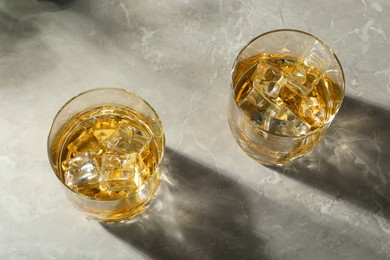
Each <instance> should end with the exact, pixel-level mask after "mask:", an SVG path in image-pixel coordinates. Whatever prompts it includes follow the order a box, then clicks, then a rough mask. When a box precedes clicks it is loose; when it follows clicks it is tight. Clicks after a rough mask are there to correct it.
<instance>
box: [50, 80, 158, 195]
mask: <svg viewBox="0 0 390 260" xmlns="http://www.w3.org/2000/svg"><path fill="white" fill-rule="evenodd" d="M103 90H113V91H120V92H123V93H126V94H129V95H132V96H135V97H136V98H139V99H140V100H142V102H144V103H145V104H146V105H147V106H148V107H149V108H150V109H151V110H152V112H153V113H154V114H155V116H156V119H157V121H158V123H159V126H160V128H161V142H162V148H163V149H162V150H161V155H160V156H159V162H158V164H157V166H156V168H159V167H161V164H162V161H163V157H164V153H165V131H164V126H163V124H162V122H161V119H160V117H159V115H158V114H157V112H156V111H155V110H154V108H153V107H152V106H151V105H150V104H149V103H148V102H147V101H146V100H145V99H143V98H142V97H141V96H140V95H138V94H136V93H134V92H132V91H130V90H127V89H123V88H118V87H102V88H93V89H89V90H86V91H83V92H80V93H78V94H77V95H75V96H73V97H71V98H70V99H69V100H68V101H67V102H65V103H64V104H63V105H62V106H61V108H60V109H59V110H58V111H57V113H56V115H55V116H54V118H53V121H52V123H51V125H50V129H49V134H48V136H47V141H46V149H47V156H48V157H49V163H50V167H51V169H52V170H53V172H54V173H55V175H56V176H57V178H58V180H59V181H60V182H61V184H62V185H63V186H65V187H66V189H67V190H69V191H71V192H73V193H74V194H76V195H78V196H81V197H83V198H86V199H89V200H94V201H113V200H118V199H125V198H126V197H120V198H113V199H105V200H100V199H96V198H90V197H88V196H85V195H83V194H80V193H77V192H76V191H75V190H72V189H71V188H70V187H69V186H68V185H66V184H65V183H64V182H63V181H62V180H61V179H60V177H59V175H58V174H57V173H56V172H57V171H56V169H55V168H54V162H53V158H52V155H51V154H50V144H49V143H50V136H51V133H52V130H53V125H54V123H55V121H56V119H57V118H58V116H59V115H60V113H61V112H62V111H63V110H64V109H65V108H66V107H67V106H68V105H69V104H70V103H71V102H73V101H74V100H76V99H77V98H79V97H80V96H83V95H85V94H88V93H90V92H96V91H103Z"/></svg>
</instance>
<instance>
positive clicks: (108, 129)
mask: <svg viewBox="0 0 390 260" xmlns="http://www.w3.org/2000/svg"><path fill="white" fill-rule="evenodd" d="M117 128H118V127H117V123H116V122H115V121H114V120H107V121H98V122H97V123H96V124H95V125H94V126H93V127H92V128H91V132H92V134H93V135H94V136H95V138H96V139H97V140H98V141H99V143H100V144H101V145H102V146H103V147H105V146H106V145H107V139H108V138H109V137H110V136H111V135H112V134H113V133H114V132H115V131H116V129H117Z"/></svg>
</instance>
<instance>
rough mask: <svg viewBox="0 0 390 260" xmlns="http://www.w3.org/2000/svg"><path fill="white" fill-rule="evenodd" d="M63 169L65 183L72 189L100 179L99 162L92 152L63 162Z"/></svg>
mask: <svg viewBox="0 0 390 260" xmlns="http://www.w3.org/2000/svg"><path fill="white" fill-rule="evenodd" d="M62 170H63V172H64V181H65V184H66V185H67V186H69V187H70V188H72V189H75V188H77V187H81V186H84V185H86V184H93V183H97V182H98V181H99V172H98V167H97V163H96V160H95V158H94V156H93V154H92V153H91V152H86V153H83V154H80V155H78V156H76V157H73V158H70V159H68V160H66V161H64V162H62Z"/></svg>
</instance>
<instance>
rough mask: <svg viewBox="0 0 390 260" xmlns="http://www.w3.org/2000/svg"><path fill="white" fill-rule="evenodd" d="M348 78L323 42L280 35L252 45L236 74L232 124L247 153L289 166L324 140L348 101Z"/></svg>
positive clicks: (290, 33)
mask: <svg viewBox="0 0 390 260" xmlns="http://www.w3.org/2000/svg"><path fill="white" fill-rule="evenodd" d="M344 81H345V80H344V73H343V70H342V67H341V65H340V62H339V61H338V59H337V57H336V55H335V54H334V53H333V51H332V50H331V49H330V48H329V47H328V46H327V45H326V44H325V43H324V42H323V41H321V40H320V39H319V38H317V37H315V36H313V35H311V34H309V33H306V32H302V31H297V30H289V29H283V30H275V31H271V32H267V33H264V34H262V35H260V36H258V37H256V38H254V39H253V40H252V41H250V42H249V43H248V44H247V45H246V46H245V47H244V48H243V49H242V50H241V52H240V53H239V54H238V56H237V58H236V60H235V62H234V65H233V69H232V85H231V95H230V99H229V107H228V122H229V126H230V129H231V131H232V134H233V136H234V138H235V139H236V141H237V143H238V144H239V146H240V147H241V148H242V150H243V151H244V152H246V153H247V154H248V155H249V156H250V157H252V158H253V159H255V160H257V161H258V162H260V163H262V164H265V165H285V164H289V163H291V162H293V161H294V160H296V159H298V158H300V157H302V156H304V155H305V154H307V153H308V152H310V151H311V150H312V149H313V148H314V147H315V146H316V144H317V143H318V142H319V141H320V140H321V139H322V137H323V136H324V134H325V133H326V131H327V129H328V127H329V125H330V124H331V122H332V120H333V118H334V116H335V115H336V113H337V111H338V110H339V108H340V106H341V103H342V101H343V98H344Z"/></svg>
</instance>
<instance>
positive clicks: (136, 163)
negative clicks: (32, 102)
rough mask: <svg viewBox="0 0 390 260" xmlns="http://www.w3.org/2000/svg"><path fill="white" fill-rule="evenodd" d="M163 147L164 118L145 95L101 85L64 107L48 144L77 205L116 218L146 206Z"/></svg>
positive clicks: (156, 179) (92, 213)
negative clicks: (142, 96) (143, 97)
mask: <svg viewBox="0 0 390 260" xmlns="http://www.w3.org/2000/svg"><path fill="white" fill-rule="evenodd" d="M164 147H165V138H164V131H163V126H162V124H161V121H160V119H159V117H158V115H157V113H156V112H155V111H154V109H153V108H152V107H151V106H150V105H149V104H148V103H147V102H146V101H145V100H143V99H142V98H141V97H139V96H138V95H136V94H134V93H132V92H130V91H126V90H123V89H118V88H101V89H93V90H89V91H86V92H83V93H81V94H79V95H77V96H76V97H74V98H72V99H71V100H69V101H68V102H67V103H66V104H65V105H64V106H63V107H62V108H61V109H60V110H59V112H58V113H57V115H56V116H55V118H54V121H53V123H52V126H51V129H50V133H49V136H48V147H47V148H48V156H49V161H50V164H51V167H52V168H53V170H54V172H55V174H56V175H57V177H58V179H59V180H60V181H61V183H62V184H63V185H64V187H65V189H66V191H67V194H68V198H69V200H70V201H71V202H72V203H73V205H75V206H76V207H77V208H78V209H80V210H81V211H83V212H84V213H86V214H87V215H89V216H91V217H93V218H95V219H97V220H99V221H102V222H108V223H110V222H112V223H115V222H124V221H128V220H130V219H132V218H133V217H135V216H137V215H139V214H141V213H142V212H144V211H145V210H146V209H147V207H148V204H149V203H150V201H151V200H152V199H153V197H154V196H155V194H156V192H157V190H158V187H159V184H160V176H161V173H162V159H163V154H164Z"/></svg>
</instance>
